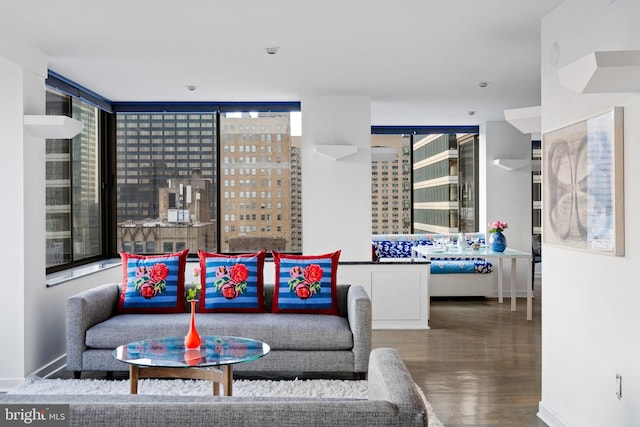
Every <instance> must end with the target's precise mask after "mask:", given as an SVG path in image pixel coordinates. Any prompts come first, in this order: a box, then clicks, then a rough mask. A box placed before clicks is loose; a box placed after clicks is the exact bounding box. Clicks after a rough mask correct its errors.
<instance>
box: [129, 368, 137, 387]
mask: <svg viewBox="0 0 640 427" xmlns="http://www.w3.org/2000/svg"><path fill="white" fill-rule="evenodd" d="M138 377H139V372H138V366H137V365H131V366H130V367H129V392H130V393H131V394H138Z"/></svg>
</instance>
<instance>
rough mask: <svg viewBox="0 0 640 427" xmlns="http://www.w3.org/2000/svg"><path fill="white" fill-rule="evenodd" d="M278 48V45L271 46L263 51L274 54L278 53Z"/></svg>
mask: <svg viewBox="0 0 640 427" xmlns="http://www.w3.org/2000/svg"><path fill="white" fill-rule="evenodd" d="M279 50H280V48H279V47H278V46H271V47H268V48H266V49H265V51H266V52H267V54H269V55H275V54H276V53H278V51H279Z"/></svg>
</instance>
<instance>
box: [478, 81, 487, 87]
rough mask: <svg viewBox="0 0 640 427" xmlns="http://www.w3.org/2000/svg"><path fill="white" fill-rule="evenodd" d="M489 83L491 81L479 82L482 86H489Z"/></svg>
mask: <svg viewBox="0 0 640 427" xmlns="http://www.w3.org/2000/svg"><path fill="white" fill-rule="evenodd" d="M488 85H489V83H487V82H478V86H480V87H487V86H488Z"/></svg>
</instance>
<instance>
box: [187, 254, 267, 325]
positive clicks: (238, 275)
mask: <svg viewBox="0 0 640 427" xmlns="http://www.w3.org/2000/svg"><path fill="white" fill-rule="evenodd" d="M265 254H266V251H264V250H263V251H260V252H257V253H253V254H244V255H221V254H215V253H211V252H204V251H198V256H199V258H200V271H201V274H200V283H201V285H202V291H201V292H200V304H199V305H198V311H199V312H202V313H207V312H244V313H257V312H263V311H266V309H265V306H264V297H263V286H264V277H263V270H264V258H265Z"/></svg>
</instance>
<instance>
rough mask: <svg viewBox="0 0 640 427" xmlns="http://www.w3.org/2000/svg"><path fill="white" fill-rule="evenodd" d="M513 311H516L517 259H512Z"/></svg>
mask: <svg viewBox="0 0 640 427" xmlns="http://www.w3.org/2000/svg"><path fill="white" fill-rule="evenodd" d="M511 311H516V259H515V257H514V258H511Z"/></svg>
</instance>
